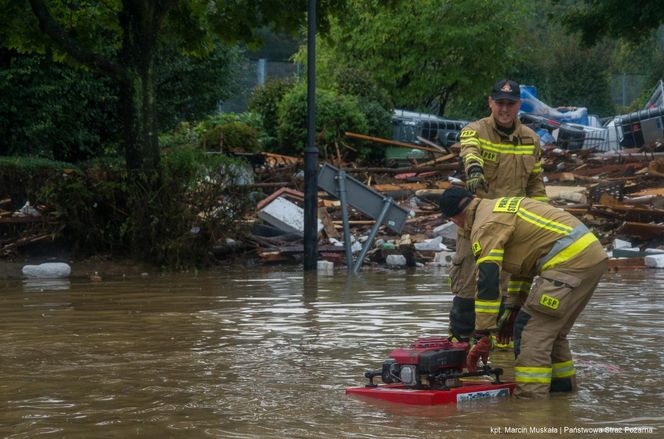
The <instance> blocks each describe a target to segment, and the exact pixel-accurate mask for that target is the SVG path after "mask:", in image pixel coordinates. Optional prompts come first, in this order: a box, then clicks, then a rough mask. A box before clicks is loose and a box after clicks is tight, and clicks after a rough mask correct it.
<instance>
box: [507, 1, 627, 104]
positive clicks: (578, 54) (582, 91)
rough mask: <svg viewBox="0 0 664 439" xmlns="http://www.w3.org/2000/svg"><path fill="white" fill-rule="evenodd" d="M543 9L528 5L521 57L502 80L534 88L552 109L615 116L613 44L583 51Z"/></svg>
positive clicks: (536, 4)
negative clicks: (580, 109)
mask: <svg viewBox="0 0 664 439" xmlns="http://www.w3.org/2000/svg"><path fill="white" fill-rule="evenodd" d="M539 5H540V3H539V2H534V1H530V2H528V3H527V4H525V5H524V9H525V10H526V11H527V12H526V14H524V15H523V16H522V18H521V20H522V29H523V32H522V33H521V34H520V35H518V36H517V37H516V39H515V44H516V46H517V47H519V48H520V50H519V57H518V59H517V60H516V61H515V63H514V64H513V65H512V66H511V67H510V69H509V70H508V71H507V72H506V74H505V75H504V76H506V77H511V78H515V79H517V80H518V81H519V82H521V83H522V84H528V85H533V86H535V87H536V88H537V91H538V96H539V98H540V99H541V100H542V101H543V102H545V103H546V104H548V105H551V106H552V107H557V106H580V107H587V108H588V110H589V112H591V113H595V114H600V115H610V114H613V111H614V108H613V103H612V101H611V94H610V76H611V75H610V72H611V56H609V55H608V54H611V53H612V51H613V46H614V45H613V44H612V43H611V42H609V41H604V42H602V43H601V44H598V45H597V46H595V47H583V46H582V44H581V42H580V39H579V36H578V35H575V34H569V33H566V29H565V28H564V27H563V26H561V24H560V23H558V22H557V21H556V20H552V19H551V18H550V17H548V15H547V14H545V13H543V12H542V10H541V8H540V6H539Z"/></svg>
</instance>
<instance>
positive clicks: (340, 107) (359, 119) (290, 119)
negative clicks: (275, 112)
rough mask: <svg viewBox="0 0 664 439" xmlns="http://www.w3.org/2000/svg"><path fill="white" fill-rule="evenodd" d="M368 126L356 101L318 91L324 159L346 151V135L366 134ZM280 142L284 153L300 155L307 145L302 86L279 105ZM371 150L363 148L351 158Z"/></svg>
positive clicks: (318, 123)
mask: <svg viewBox="0 0 664 439" xmlns="http://www.w3.org/2000/svg"><path fill="white" fill-rule="evenodd" d="M367 129H368V125H367V120H366V118H365V116H364V113H362V111H361V110H360V108H359V105H358V102H357V99H356V98H354V97H352V96H344V95H339V94H336V93H334V92H333V91H329V90H323V89H317V90H316V133H317V136H316V141H317V144H318V147H319V148H320V149H321V151H322V153H323V156H324V157H325V158H328V157H330V156H333V155H335V154H336V149H337V148H339V150H343V149H344V148H343V141H344V133H345V132H346V131H353V132H357V133H365V132H367ZM278 132H279V142H280V145H281V152H283V153H285V154H293V155H296V154H300V153H301V152H302V151H303V150H304V147H305V145H306V142H307V89H306V87H305V86H304V84H302V85H298V86H296V87H294V88H293V89H292V90H291V91H289V92H288V93H287V94H286V95H285V96H284V98H283V99H282V101H281V103H280V104H279V130H278ZM368 153H369V151H367V150H365V149H361V150H358V151H357V155H356V154H351V153H350V152H349V156H350V158H353V156H359V157H360V158H361V157H363V156H366V155H367V154H368Z"/></svg>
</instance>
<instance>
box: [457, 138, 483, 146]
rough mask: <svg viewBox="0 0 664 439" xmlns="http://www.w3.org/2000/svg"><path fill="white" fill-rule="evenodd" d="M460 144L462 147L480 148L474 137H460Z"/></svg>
mask: <svg viewBox="0 0 664 439" xmlns="http://www.w3.org/2000/svg"><path fill="white" fill-rule="evenodd" d="M461 144H462V145H472V146H478V147H479V146H480V141H479V140H477V138H476V137H462V138H461Z"/></svg>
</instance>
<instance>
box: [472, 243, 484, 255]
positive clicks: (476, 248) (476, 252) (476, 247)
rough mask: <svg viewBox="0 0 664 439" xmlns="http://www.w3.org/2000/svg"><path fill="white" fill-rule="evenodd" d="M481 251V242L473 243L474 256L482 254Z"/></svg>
mask: <svg viewBox="0 0 664 439" xmlns="http://www.w3.org/2000/svg"><path fill="white" fill-rule="evenodd" d="M481 251H482V246H481V245H480V242H479V241H475V242H473V254H474V255H475V256H477V255H479V254H480V252H481Z"/></svg>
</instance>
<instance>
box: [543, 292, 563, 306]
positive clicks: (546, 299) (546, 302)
mask: <svg viewBox="0 0 664 439" xmlns="http://www.w3.org/2000/svg"><path fill="white" fill-rule="evenodd" d="M540 305H542V306H546V307H547V308H551V309H558V307H559V306H560V300H558V299H556V298H555V297H551V296H549V295H548V294H542V297H540Z"/></svg>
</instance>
